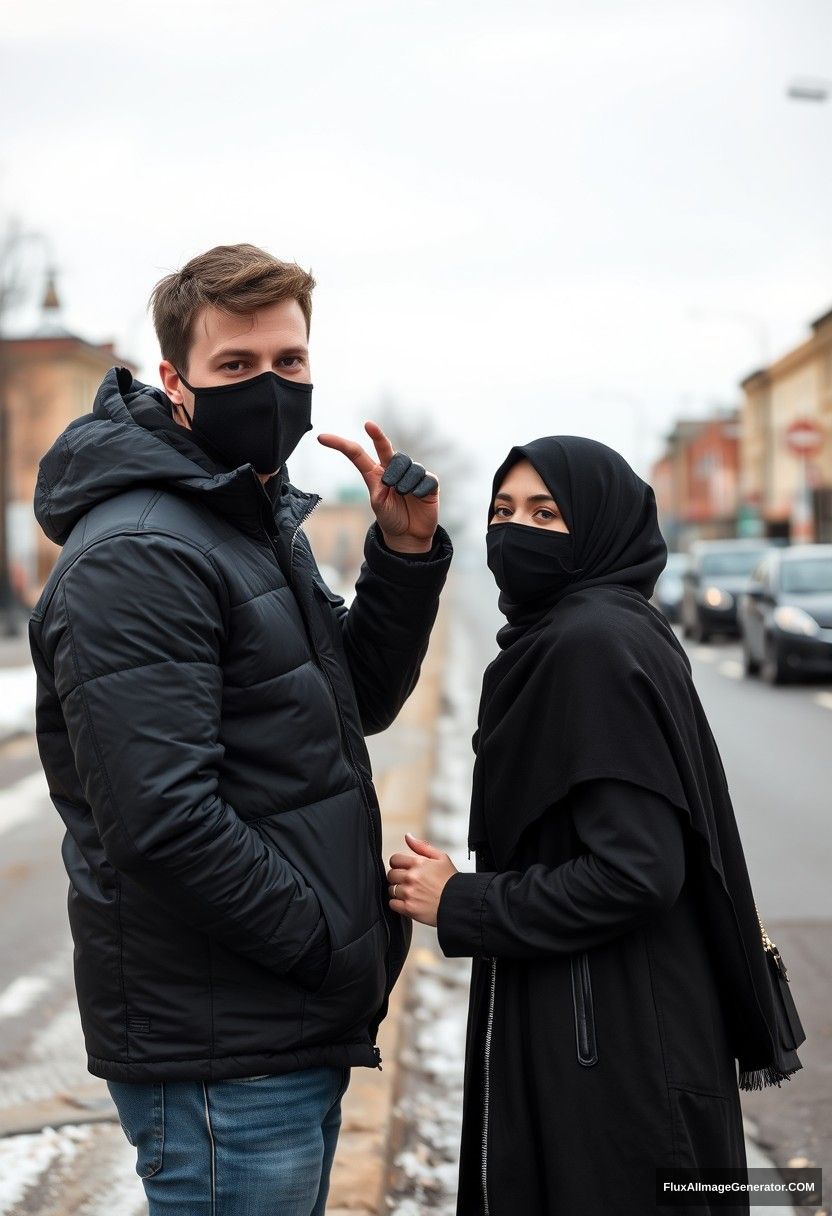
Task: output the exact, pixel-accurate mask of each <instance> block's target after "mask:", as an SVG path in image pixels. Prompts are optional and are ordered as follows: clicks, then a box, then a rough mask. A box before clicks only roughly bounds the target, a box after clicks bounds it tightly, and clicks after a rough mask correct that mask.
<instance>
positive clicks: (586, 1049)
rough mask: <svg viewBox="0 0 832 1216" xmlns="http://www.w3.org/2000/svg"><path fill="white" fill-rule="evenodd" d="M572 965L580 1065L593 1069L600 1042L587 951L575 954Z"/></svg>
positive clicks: (573, 1003) (576, 1040) (573, 1004)
mask: <svg viewBox="0 0 832 1216" xmlns="http://www.w3.org/2000/svg"><path fill="white" fill-rule="evenodd" d="M570 965H571V969H572V1006H573V1009H574V1013H575V1047H576V1050H577V1053H578V1063H579V1064H582V1065H583V1066H584V1068H591V1067H592V1066H593V1065H594V1064H597V1063H598V1042H597V1038H596V1034H595V1009H594V1006H593V1002H592V982H591V980H590V975H589V955H588V954H587V952H586V950H582V951H581V953H580V954H573V955H572V958H571V959H570Z"/></svg>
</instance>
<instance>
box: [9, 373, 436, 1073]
mask: <svg viewBox="0 0 832 1216" xmlns="http://www.w3.org/2000/svg"><path fill="white" fill-rule="evenodd" d="M163 401H164V398H163V397H162V396H161V394H160V393H158V390H153V389H148V388H146V386H144V385H141V384H139V383H138V382H136V381H133V380H132V378H131V377H130V375H129V373H128V372H126V371H124V370H123V369H121V370H118V371H117V370H116V369H115V368H114V369H113V370H112V371H111V372H109V373H108V375H107V377H106V378H105V380H104V382H103V384H102V386H101V389H100V390H99V393H98V396H97V397H96V401H95V405H94V409H93V413H92V414H91V415H87V416H85V417H84V418H81V419H79V420H78V421H77V422H75V423H73V424H72V425H71V426H70V427H69V428H68V429H67V430H66V431H65V432H64V434H63V435H61V437H60V438H59V439H58V441H57V443H56V444H55V445H54V447H53V448H52V449H51V451H50V452H49V453H48V455H47V456H46V457H45V458H44V460H43V462H42V464H41V473H40V478H39V482H38V489H37V494H36V512H37V515H38V519H39V520H40V522H41V525H42V526H43V528H44V530H45V531H46V533H47V534H48V535H49V536H50V537H51V538H52V539H53V540H55V541H57V542H58V543H60V544H62V545H63V551H62V553H61V555H60V557H59V559H58V562H57V564H56V567H55V569H54V572H53V573H52V575H51V577H50V578H49V581H48V583H47V585H46V587H45V589H44V592H43V594H42V596H41V598H40V600H39V602H38V604H37V606H36V608H35V610H34V613H33V615H32V620H31V625H30V638H31V644H32V652H33V656H34V660H35V664H36V667H37V673H38V705H37V736H38V745H39V748H40V753H41V758H42V761H43V765H44V768H45V770H46V775H47V779H48V782H49V789H50V793H51V795H52V799H53V801H54V803H55V806H56V807H57V809H58V811H59V813H60V815H61V817H62V819H63V820H64V823H65V824H66V828H67V831H66V836H65V839H64V845H63V856H64V861H65V864H66V868H67V871H68V873H69V877H70V889H69V912H70V921H71V926H72V932H73V937H74V941H75V974H76V985H77V990H78V999H79V1004H80V1009H81V1019H82V1023H83V1028H84V1035H85V1039H86V1045H87V1051H88V1054H89V1067H90V1070H91V1071H92V1072H93V1073H96V1074H97V1075H98V1076H102V1077H106V1078H108V1079H110V1080H120V1081H138V1080H148V1079H154V1078H155V1079H165V1080H175V1079H201V1080H207V1079H212V1078H224V1077H235V1076H246V1075H254V1074H259V1073H265V1072H284V1071H291V1070H293V1069H297V1068H303V1067H310V1066H314V1065H318V1064H334V1065H341V1066H345V1065H370V1066H372V1065H374V1064H376V1063H377V1062H378V1052H377V1048H376V1047H375V1037H376V1033H377V1030H378V1026H379V1023H380V1021H381V1019H382V1018H383V1017H384V1014H385V1012H386V1007H387V998H388V994H389V992H390V989H391V987H392V985H393V983H394V982H395V979H396V977H397V975H398V972H399V971H400V969H401V966H402V963H403V961H404V956H405V954H406V951H407V944H408V934H407V929H406V927H405V923H404V922H403V921H402V920H401V918H399V917H397V916H395V915H393V914H391V913H390V912H389V909H388V908H387V903H386V899H385V891H386V888H385V877H384V867H383V862H382V858H381V853H380V819H379V812H378V803H377V801H376V798H375V794H374V791H373V786H372V781H371V775H370V765H369V759H368V755H367V750H366V747H365V744H364V735H365V734H372V733H374V732H376V731H381V730H384V729H385V728H386V727H387V726H388V725H389V724H390V722H391V721H392V720H393V719H394V718H395V716H396V713H397V712H398V710H399V709H400V707H401V705H402V704H403V702H404V701H405V699H406V698H407V696H408V695H409V693H410V692H411V691H412V689H413V687H414V686H415V683H416V680H417V678H418V674H419V668H420V663H421V661H422V658H423V656H424V653H425V650H426V647H427V643H428V638H429V635H430V630H431V627H432V624H433V621H434V618H435V615H436V610H437V603H438V595H439V591H440V589H441V587H442V585H443V583H444V580H445V576H446V573H447V568H448V564H449V561H450V556H451V546H450V542H449V540H448V538H447V535H446V534H445V533H444V532H443V531H442V529H439V530H438V532H437V538H436V543H435V545H434V551H433V553H432V555H431V559H429V560H427V561H421V562H420V561H409V560H407V559H405V558H403V557H400V556H399V555H397V554H393V553H391V552H390V551H389V550H387V549H386V547H385V546H384V544H383V542H382V541H381V540H380V538H379V536H378V535H377V533H376V529H375V526H374V527H373V528H371V529H370V532H369V533H368V537H367V543H366V548H365V555H366V561H365V564H364V566H363V568H362V572H361V576H360V579H359V582H358V585H357V593H356V598H355V600H354V602H353V605H352V607H351V608H350V609H349V610H347V608H346V606H345V604H344V602H343V600H342V599H341V598H340V597H338V596H335V595H333V594H332V592H331V591H329V590H328V589H327V587H326V586H325V584H324V583H323V581H322V580H321V577H320V574H319V572H318V570H317V567H316V565H315V561H314V559H313V557H312V553H311V551H310V549H309V545H308V542H307V540H306V538H305V536H304V534H303V532H302V531H301V530H300V524H301V523H302V521H303V519H304V518H305V517H306V516H307V515H308V514H309V512H310V511H311V510H312V509H313V507H314V506H315V504H316V502H317V501H318V500H317V496H315V495H309V494H304V493H302V492H301V491H299V490H297V489H295V488H294V487H293V486H292V485H291V484H290V483H289V482H288V480H285V479H284V480H282V481H281V482H279V483H278V484H277V488H276V492H275V493H274V495H273V498H272V497H271V496H270V495H269V494H267V493H266V492H265V491H264V489H263V487H262V486H261V484H260V482H259V480H258V478H257V476H256V474H255V473H254V471H253V469H252V468H251V466H250V465H247V466H244V467H242V468H240V469H236V470H234V471H232V472H225V471H216V470H215V471H214V472H213V473H212V472H210V471H208V470H209V469H210V462H207V461H206V458H205V457H204V455H203V454H202V453H201V452H200V451H199V449H198V448H196V447H195V446H194V445H193V444H192V443H191V441H189V440H188V438H187V434H186V432H184V431H180V430H179V428H168V429H167V430H165V428H164V427H162V428H160V429H155V430H154V429H148V423H147V421H146V419H145V421H143V423H142V425H139V423H138V421H137V418H139V417H140V416H141V415H142V413H143V412H144V414H145V415H146V414H147V411H148V409H150V412H151V413H152V412H153V411H154V410H158V412H159V414H160V416H161V410H159V409H158V407H159V405H160V404H161V403H162V402H163ZM322 952H323V961H322V962H321V955H322Z"/></svg>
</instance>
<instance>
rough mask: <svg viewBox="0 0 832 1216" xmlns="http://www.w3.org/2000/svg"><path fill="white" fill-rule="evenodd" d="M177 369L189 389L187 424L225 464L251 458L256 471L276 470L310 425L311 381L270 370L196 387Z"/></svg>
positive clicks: (247, 460)
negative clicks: (190, 410)
mask: <svg viewBox="0 0 832 1216" xmlns="http://www.w3.org/2000/svg"><path fill="white" fill-rule="evenodd" d="M177 375H178V376H179V379H180V380H181V381H182V383H183V384H184V385H185V387H186V388H187V389H190V391H191V392H192V393H193V395H194V412H193V415H188V413H187V410H185V416H186V417H187V418H188V421H189V422H190V424H191V428H192V430H193V431H194V433H195V434H196V435H199V436H200V438H201V439H203V440H204V441H205V442H206V444H208V445H209V446H210V447H211V448H212V449H213V450H214V451H215V452H216V453H217V456H218V457H219V458H220V459H221V460H222V461H223V462H224V463H225V464H227V465H228V466H229V468H232V469H236V468H239V466H240V465H242V464H251V465H253V466H254V469H255V471H256V472H258V473H276V472H277V470H278V469H279V468H281V466H282V465H284V464H285V463H286V461H287V460H288V459H289V457H290V456H291V455H292V452H294V450H295V448H296V447H297V446H298V443H299V442H300V440H301V438H302V436H303V435H305V434H306V432H307V431H309V430H311V429H312V385H311V384H303V383H301V382H299V381H297V380H287V379H285V378H284V377H283V376H278V375H277V373H276V372H271V371H269V372H263V373H262V374H261V375H259V376H252V377H251V378H250V379H248V380H239V381H236V382H235V383H233V384H218V385H214V386H211V387H208V388H199V387H194V386H193V385H192V384H188V381H187V380H186V379H185V377H184V376H183V375H182V373H181V372H180V371H177ZM182 408H183V410H184V408H185V407H184V406H183V407H182Z"/></svg>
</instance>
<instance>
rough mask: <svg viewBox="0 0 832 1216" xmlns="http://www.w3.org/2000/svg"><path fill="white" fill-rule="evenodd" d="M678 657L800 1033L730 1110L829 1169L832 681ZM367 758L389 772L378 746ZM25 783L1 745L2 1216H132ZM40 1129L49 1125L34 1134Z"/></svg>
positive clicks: (728, 646) (475, 632)
mask: <svg viewBox="0 0 832 1216" xmlns="http://www.w3.org/2000/svg"><path fill="white" fill-rule="evenodd" d="M463 584H464V588H465V589H464V599H465V601H466V614H467V618H468V620H469V621H470V622H471V639H472V643H473V645H474V647H475V650H476V662H477V663H478V664H479V665H481V666H484V665H485V663H486V662H487V661H488V659H489V658H490V657H492V655H493V654H494V653H495V644H494V642H493V635H494V632H495V629H496V627H497V625H498V624H499V618H498V617H497V615H496V612H495V610H494V590H493V583H491V582H490V577H489V578H487V579H482V578H480V577H479V575H478V574H477V575H474V574H471V575H470V577H469V575H468V573H467V572H466V573H465V576H464V579H463ZM690 653H691V659H692V663H693V668H694V677H695V680H696V684H697V687H698V689H699V692H700V695H701V697H702V700H703V703H704V704H705V708H706V710H707V712H708V715H709V717H710V721H711V725H712V728H713V730H714V734H715V736H716V738H717V741H718V743H719V746H720V749H721V751H722V755H723V761H724V763H725V768H726V771H727V774H728V779H729V783H730V786H731V790H732V794H733V798H734V802H735V806H736V810H737V816H738V819H739V822H740V827H741V831H742V836H743V841H744V845H745V850H746V854H747V857H748V862H749V868H750V871H751V876H752V882H753V885H754V890H755V894H756V897H757V903H758V906H759V908H760V911H761V913H762V914H763V916H764V918H765V919H766V921H767V923H768V926H769V929H770V932H771V933H772V936H774V937H775V938H776V940H777V941H778V943H779V944H780V946H781V949H782V950H783V954H784V957H785V958H786V961H787V963H788V965H789V968H790V974H791V977H792V981H793V987H794V990H795V996H796V999H797V1001H798V1005H799V1008H800V1012H801V1016H802V1017H803V1020H804V1024H805V1025H806V1027H807V1030H808V1031H809V1033H810V1042H809V1043H808V1044H807V1047H806V1049H804V1053H803V1057H804V1065H805V1068H804V1072H803V1073H801V1074H798V1076H797V1077H796V1078H795V1079H794V1080H793V1081H792V1082H791V1083H790V1084H789V1085H788V1086H785V1087H784V1089H783V1091H777V1090H775V1091H765V1092H764V1093H763V1094H751V1095H744V1098H743V1105H744V1108H745V1109H746V1113H747V1114H748V1115H749V1117H750V1118H751V1119H752V1120H754V1122H755V1124H756V1126H757V1127H758V1128H759V1129H760V1134H761V1136H762V1138H763V1139H764V1140H765V1141H766V1143H767V1144H768V1145H769V1147H770V1148H771V1151H772V1153H773V1154H774V1155H775V1157H776V1158H777V1159H778V1160H781V1161H783V1160H786V1159H788V1158H789V1157H794V1156H805V1157H807V1158H808V1159H809V1160H811V1161H813V1162H814V1163H816V1164H821V1165H823V1164H826V1163H832V1152H831V1151H830V1148H832V1145H830V1135H832V1109H831V1108H830V1094H831V1093H832V1085H830V1074H831V1073H832V1064H831V1063H830V1050H829V1048H830V1042H832V1023H830V1015H829V1012H828V1010H829V1008H830V1004H832V1002H830V996H832V976H831V975H830V970H831V969H832V962H831V961H830V960H832V940H830V925H832V894H831V893H830V886H831V884H830V871H831V870H832V865H831V864H830V863H832V823H831V822H830V814H829V811H830V789H831V788H832V684H824V685H820V684H812V685H796V686H792V687H786V688H776V689H775V688H769V687H768V686H765V685H762V684H760V683H759V682H757V681H751V680H747V679H745V678H744V677H743V676H742V673H741V668H740V660H739V649H738V647H737V645H736V644H734V643H721V642H716V643H714V644H712V645H709V646H706V647H693V648H691V650H690ZM377 756H378V760H379V763H385V762H386V761H387V757H386V755H385V747H384V741H383V740H379V741H378V744H377ZM391 759H392V757H391ZM37 773H38V761H37V755H36V751H35V748H34V744H33V742H32V741H31V740H29V739H22V740H18V741H15V742H13V743H10V744H6V745H3V746H0V915H1V916H2V924H3V932H2V933H1V934H0V1133H5V1135H4V1137H3V1138H2V1139H0V1216H23V1213H30V1214H32V1216H34V1214H37V1216H64V1214H65V1213H66V1212H69V1211H72V1212H73V1213H77V1216H99V1214H100V1216H112V1213H113V1212H118V1213H119V1216H132V1214H133V1213H134V1212H138V1211H140V1210H141V1189H140V1186H139V1184H138V1181H137V1180H136V1179H135V1177H134V1176H133V1175H132V1173H131V1171H132V1161H131V1152H130V1150H129V1148H128V1146H127V1145H126V1143H125V1142H124V1140H123V1137H122V1135H121V1132H120V1129H119V1128H118V1127H117V1126H115V1125H113V1124H112V1123H111V1122H104V1123H101V1124H96V1123H95V1122H94V1120H95V1119H97V1118H100V1117H101V1116H106V1115H107V1114H108V1113H109V1112H108V1108H107V1106H106V1095H105V1094H103V1091H102V1087H101V1086H100V1085H97V1084H96V1083H95V1082H94V1081H93V1080H92V1079H91V1078H90V1077H89V1075H88V1074H87V1072H86V1070H85V1067H84V1058H83V1053H82V1050H81V1042H80V1030H79V1026H78V1020H77V1014H76V1013H75V1009H74V997H73V993H72V980H71V948H70V945H69V940H68V932H67V929H66V924H65V899H66V878H65V875H64V871H63V867H62V864H61V859H60V839H61V835H62V828H61V825H60V823H59V821H58V819H57V816H56V814H55V813H54V811H53V810H52V808H51V804H49V802H48V799H47V798H46V797H45V786H44V785H43V782H42V779H41V778H39V777H38V776H37ZM746 1098H747V1099H748V1101H746ZM50 1124H52V1125H53V1126H54V1125H55V1124H60V1125H62V1126H61V1128H60V1129H59V1130H56V1131H54V1132H47V1133H45V1134H43V1133H40V1132H39V1131H38V1129H39V1128H41V1127H43V1126H47V1125H50ZM14 1132H18V1133H21V1134H19V1135H9V1133H14ZM24 1133H25V1134H24ZM79 1178H83V1186H82V1187H81V1188H80V1189H79V1186H80V1184H79V1183H78V1181H77V1180H78V1179H79ZM114 1188H116V1189H114Z"/></svg>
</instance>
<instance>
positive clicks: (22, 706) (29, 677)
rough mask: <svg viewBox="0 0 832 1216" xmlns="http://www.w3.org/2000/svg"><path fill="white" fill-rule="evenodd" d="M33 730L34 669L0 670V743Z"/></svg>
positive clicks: (27, 667) (9, 668)
mask: <svg viewBox="0 0 832 1216" xmlns="http://www.w3.org/2000/svg"><path fill="white" fill-rule="evenodd" d="M34 728H35V669H34V668H33V667H31V666H25V667H4V668H0V743H2V741H3V740H4V739H8V738H10V737H11V736H12V735H18V734H25V733H27V732H30V731H33V730H34Z"/></svg>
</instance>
